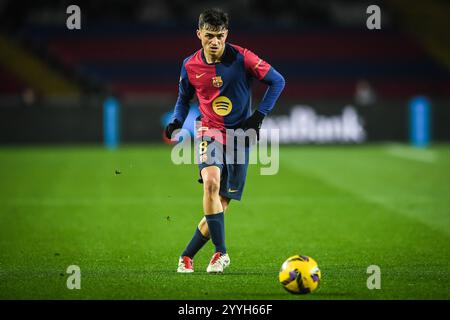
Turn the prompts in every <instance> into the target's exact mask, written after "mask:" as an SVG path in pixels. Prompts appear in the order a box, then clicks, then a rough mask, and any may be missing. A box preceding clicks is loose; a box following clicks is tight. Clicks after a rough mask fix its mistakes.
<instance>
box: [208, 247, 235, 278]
mask: <svg viewBox="0 0 450 320" xmlns="http://www.w3.org/2000/svg"><path fill="white" fill-rule="evenodd" d="M229 265H230V257H229V256H228V254H227V253H225V254H223V253H221V252H216V253H214V255H213V256H212V258H211V261H210V262H209V265H208V268H206V272H208V273H222V272H223V269H225V268H226V267H228V266H229Z"/></svg>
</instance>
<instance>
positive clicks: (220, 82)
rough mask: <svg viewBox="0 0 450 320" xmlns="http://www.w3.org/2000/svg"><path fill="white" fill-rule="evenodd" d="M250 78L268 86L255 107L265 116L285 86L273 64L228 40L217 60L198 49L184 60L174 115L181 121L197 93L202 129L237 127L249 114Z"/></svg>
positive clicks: (223, 130) (222, 130) (222, 129)
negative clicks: (206, 57) (213, 60)
mask: <svg viewBox="0 0 450 320" xmlns="http://www.w3.org/2000/svg"><path fill="white" fill-rule="evenodd" d="M253 79H257V80H260V81H263V82H265V83H266V84H268V85H269V89H268V90H267V92H266V94H265V96H264V98H263V100H262V101H261V103H260V104H259V107H258V110H259V111H260V112H261V113H263V114H264V115H267V114H268V113H269V112H270V111H271V109H272V108H273V106H274V105H275V102H276V100H277V99H278V96H279V95H280V93H281V91H282V89H283V87H284V78H283V77H282V76H281V75H280V74H279V73H278V72H277V71H276V70H275V69H274V68H273V67H271V66H270V65H269V64H268V63H267V62H266V61H264V60H262V59H261V58H259V57H258V56H257V55H256V54H254V53H253V52H251V51H250V50H248V49H244V48H242V47H239V46H237V45H233V44H229V43H226V44H225V49H224V53H223V55H222V57H221V60H220V62H218V63H212V64H208V63H207V62H206V59H205V56H204V53H203V50H202V49H200V50H198V51H197V52H195V53H194V54H193V55H191V56H189V57H188V58H186V59H185V60H184V61H183V65H182V67H181V75H180V82H179V95H178V100H177V103H176V105H175V113H174V118H175V119H178V121H180V122H181V123H183V122H184V120H185V119H186V117H187V114H188V112H189V101H190V100H191V99H192V98H193V97H194V94H196V95H197V99H198V103H199V110H200V113H201V130H202V131H205V132H207V131H208V130H210V129H215V130H219V131H220V132H222V133H223V134H224V133H225V130H226V129H227V128H239V127H240V125H241V124H242V123H243V121H244V120H246V119H247V118H248V117H249V116H250V115H251V113H252V108H251V83H252V80H253ZM204 134H206V135H208V134H207V133H204ZM224 142H225V140H224V141H223V143H224Z"/></svg>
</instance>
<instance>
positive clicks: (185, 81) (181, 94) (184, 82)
mask: <svg viewBox="0 0 450 320" xmlns="http://www.w3.org/2000/svg"><path fill="white" fill-rule="evenodd" d="M186 60H187V59H186ZM186 60H185V61H183V65H182V66H181V72H180V81H179V84H178V99H177V102H176V104H175V111H174V114H173V120H175V119H177V120H178V121H180V122H181V123H184V120H185V119H186V117H187V115H188V113H189V101H191V99H192V98H193V96H194V93H195V89H194V87H193V86H192V84H191V83H190V81H189V77H188V73H187V70H186Z"/></svg>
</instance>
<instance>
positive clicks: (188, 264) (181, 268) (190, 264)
mask: <svg viewBox="0 0 450 320" xmlns="http://www.w3.org/2000/svg"><path fill="white" fill-rule="evenodd" d="M177 272H179V273H192V272H194V261H193V260H192V259H191V258H189V257H187V256H184V257H180V259H179V260H178V269H177Z"/></svg>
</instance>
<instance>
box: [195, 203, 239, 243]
mask: <svg viewBox="0 0 450 320" xmlns="http://www.w3.org/2000/svg"><path fill="white" fill-rule="evenodd" d="M230 201H231V199H230V198H227V197H224V196H220V202H221V203H222V208H223V213H225V212H226V211H227V209H228V206H229V204H230ZM198 230H200V232H201V234H202V235H203V236H204V237H205V238H209V230H208V224H207V223H206V218H205V217H203V218H202V220H200V222H199V224H198ZM199 250H200V249H199Z"/></svg>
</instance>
